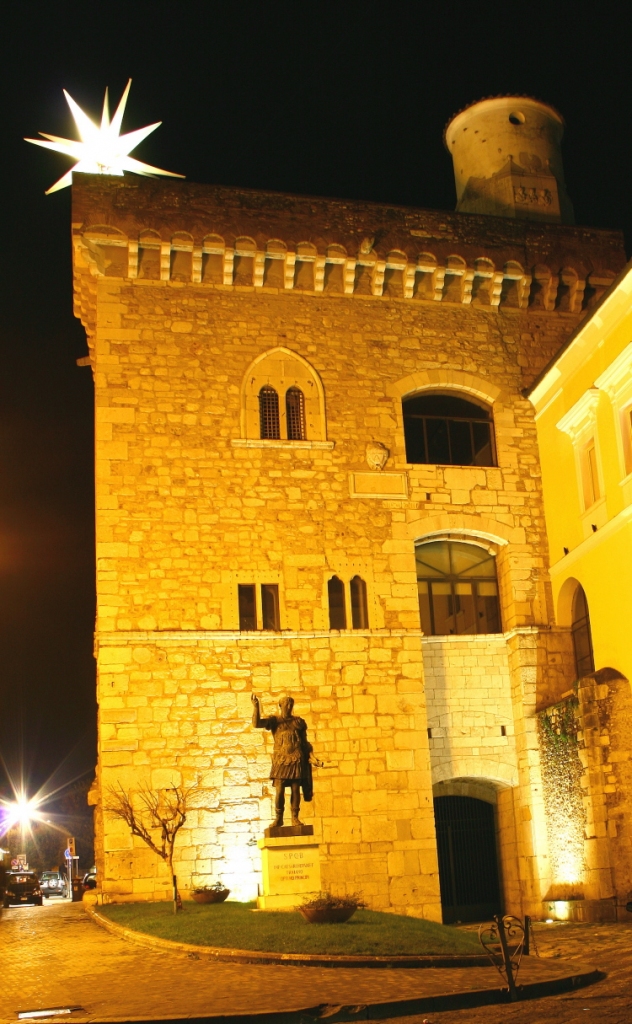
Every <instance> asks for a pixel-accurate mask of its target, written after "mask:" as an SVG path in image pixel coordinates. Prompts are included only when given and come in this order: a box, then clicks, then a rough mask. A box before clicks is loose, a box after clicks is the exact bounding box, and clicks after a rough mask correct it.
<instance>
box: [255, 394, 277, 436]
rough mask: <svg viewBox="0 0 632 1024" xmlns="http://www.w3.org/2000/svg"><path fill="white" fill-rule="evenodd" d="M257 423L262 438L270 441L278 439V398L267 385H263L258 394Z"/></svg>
mask: <svg viewBox="0 0 632 1024" xmlns="http://www.w3.org/2000/svg"><path fill="white" fill-rule="evenodd" d="M259 423H260V427H261V437H262V438H264V439H270V440H278V438H280V436H281V429H280V424H279V396H278V394H277V392H276V391H275V390H274V388H273V387H270V385H269V384H264V386H263V387H262V388H261V391H260V392H259Z"/></svg>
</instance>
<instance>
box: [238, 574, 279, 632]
mask: <svg viewBox="0 0 632 1024" xmlns="http://www.w3.org/2000/svg"><path fill="white" fill-rule="evenodd" d="M237 600H238V604H239V628H240V630H254V629H271V630H279V629H280V628H281V625H280V613H279V587H278V584H277V583H262V584H261V585H260V599H259V601H258V600H257V586H256V585H255V584H254V583H240V584H239V585H238V587H237Z"/></svg>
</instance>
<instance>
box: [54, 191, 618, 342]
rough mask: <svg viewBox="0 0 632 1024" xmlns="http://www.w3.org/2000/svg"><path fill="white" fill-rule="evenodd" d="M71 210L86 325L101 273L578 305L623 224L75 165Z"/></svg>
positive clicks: (606, 270)
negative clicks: (111, 172)
mask: <svg viewBox="0 0 632 1024" xmlns="http://www.w3.org/2000/svg"><path fill="white" fill-rule="evenodd" d="M72 222H73V228H72V230H73V249H74V266H75V300H76V301H75V312H76V315H77V316H79V317H80V319H81V320H82V322H83V323H84V326H86V329H87V331H88V334H89V335H91V334H92V330H93V323H94V315H95V311H94V297H95V291H94V278H98V277H115V278H119V279H121V278H123V279H144V280H152V279H153V280H160V281H169V280H172V281H173V280H176V281H180V282H183V283H191V284H201V285H209V286H212V287H220V288H232V287H234V286H246V287H248V286H249V287H252V288H253V289H254V290H255V291H257V290H258V289H266V290H268V289H271V288H275V289H276V290H282V291H284V292H287V291H291V290H293V289H296V290H298V291H300V292H301V293H305V292H308V293H309V292H313V293H315V294H325V295H326V294H328V293H331V294H333V295H338V296H339V295H346V296H349V297H353V296H360V295H361V296H362V297H363V298H366V297H369V298H371V297H373V298H377V299H384V298H386V299H401V300H411V301H414V300H418V299H421V300H426V301H431V302H437V301H439V302H449V303H451V304H452V303H454V302H455V301H456V302H457V303H459V304H461V303H462V304H466V305H467V304H469V303H471V302H472V297H473V294H474V295H475V296H476V295H477V293H480V294H479V297H478V301H477V304H487V305H489V306H490V307H491V309H492V310H493V309H494V308H495V309H498V308H499V307H501V308H503V307H504V308H511V307H512V306H513V307H516V308H518V309H524V310H529V309H533V310H534V311H536V310H537V312H549V313H556V312H566V313H574V314H575V315H577V313H579V312H580V311H581V310H582V309H583V308H588V307H589V306H591V305H593V304H594V302H596V301H598V299H599V298H600V296H601V294H602V293H603V291H605V289H606V288H607V287H608V286H609V285H610V284H611V282H612V280H613V279H614V277H615V276H616V274H617V273H618V272H619V270H620V269H621V267H622V266H623V265H624V264H625V252H624V247H623V235H622V232H620V231H612V230H605V229H600V228H587V227H581V226H576V225H568V224H549V223H540V222H532V221H522V220H511V219H508V218H504V217H491V216H486V215H480V214H464V213H454V212H447V211H437V210H422V209H416V208H414V207H403V206H393V205H388V204H380V203H368V202H363V201H358V200H342V199H328V198H322V197H310V196H296V195H290V194H288V193H280V192H263V191H257V190H254V189H244V188H225V187H222V186H216V185H199V184H195V183H192V182H187V181H184V182H181V181H177V182H171V181H169V182H163V181H154V180H151V179H143V178H136V177H131V176H130V177H125V178H120V177H109V176H106V175H87V174H85V175H84V174H78V175H76V176H75V182H74V184H73V215H72ZM334 268H335V269H334ZM90 277H91V278H93V281H92V283H90V281H89V280H86V278H90ZM562 295H563V296H564V302H563V303H562V302H561V301H560V300H561V296H562Z"/></svg>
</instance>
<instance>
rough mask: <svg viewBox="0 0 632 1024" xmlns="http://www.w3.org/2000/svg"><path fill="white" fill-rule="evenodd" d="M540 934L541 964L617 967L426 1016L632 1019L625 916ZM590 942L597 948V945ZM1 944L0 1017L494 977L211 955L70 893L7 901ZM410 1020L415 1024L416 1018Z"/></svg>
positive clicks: (101, 1014)
mask: <svg viewBox="0 0 632 1024" xmlns="http://www.w3.org/2000/svg"><path fill="white" fill-rule="evenodd" d="M538 939H539V941H540V945H541V947H542V951H543V952H545V953H546V954H547V956H548V958H549V959H548V961H547V964H546V966H545V967H544V969H545V972H546V973H548V972H549V971H551V972H554V971H556V970H558V969H559V966H560V965H559V963H558V962H556V958H557V957H558V956H559V955H561V954H563V955H564V956H567V955H570V956H572V957H576V958H577V959H579V960H581V961H583V962H584V963H585V962H586V961H589V962H591V963H592V962H593V960H594V962H595V963H596V965H597V966H601V967H603V968H604V969H605V970H607V971H609V972H610V971H611V972H612V976H611V977H610V978H609V979H608V980H607V981H605V982H602V983H600V984H598V985H595V986H592V987H591V988H588V989H584V990H582V991H581V992H579V993H577V994H569V995H567V996H558V997H552V998H549V999H542V1000H538V1001H534V1002H532V1003H528V1004H522V1005H521V1006H518V1007H515V1008H514V1007H511V1006H503V1007H485V1008H482V1009H480V1010H467V1011H459V1012H444V1013H439V1014H433V1017H432V1019H433V1022H434V1021H436V1022H437V1024H453V1022H454V1024H456V1022H457V1021H458V1022H461V1021H462V1022H467V1024H470V1022H472V1024H474V1022H476V1024H478V1022H483V1021H485V1022H486V1024H495V1022H496V1021H500V1020H501V1019H502V1021H503V1024H504V1022H505V1021H520V1022H522V1021H529V1022H534V1024H535V1022H538V1021H545V1020H546V1021H547V1022H549V1021H555V1022H558V1021H559V1022H560V1024H561V1022H563V1024H566V1022H570V1021H575V1020H583V1021H587V1020H588V1018H587V1016H586V1011H585V1010H584V1009H583V1007H588V1008H589V1009H590V1010H592V1012H593V1014H594V1013H595V1012H598V1013H599V1016H600V1024H606V1022H607V1024H624V1022H625V1024H632V1010H630V1011H629V1012H628V1009H627V1008H628V1007H629V1006H630V1001H629V998H628V997H627V996H626V995H625V994H623V992H622V986H624V985H627V984H628V983H629V981H630V979H631V976H632V950H631V948H630V947H631V944H632V926H624V925H618V926H610V927H603V926H602V927H601V928H596V927H595V928H592V929H591V927H590V926H569V927H557V926H553V927H550V928H549V930H547V929H546V926H542V927H541V928H540V929H539V930H538ZM595 944H596V945H597V946H598V949H599V955H598V956H593V948H592V947H593V945H595ZM0 954H1V955H0V964H1V966H0V977H1V979H2V984H1V985H0V1024H5V1022H8V1021H15V1020H16V1013H17V1011H18V1010H33V1009H43V1008H50V1007H60V1006H73V1005H79V1006H81V1007H83V1008H84V1010H83V1012H81V1013H77V1014H76V1015H75V1014H73V1016H72V1020H77V1021H90V1020H93V1021H94V1020H110V1021H122V1020H134V1019H136V1020H139V1019H140V1020H143V1019H145V1020H147V1019H152V1018H153V1019H156V1018H160V1017H162V1018H168V1017H183V1016H194V1017H195V1016H204V1015H212V1014H222V1013H231V1012H232V1013H252V1012H265V1011H268V1012H272V1013H274V1012H278V1011H279V1010H281V1009H299V1008H300V1007H305V1006H306V1005H312V1006H316V1005H319V1004H323V1003H328V1004H334V1005H335V1004H338V1005H340V1004H347V1005H348V1004H353V1003H367V1002H369V1003H370V1002H380V1001H384V1000H387V999H403V998H415V997H420V996H423V995H426V994H427V995H430V994H434V993H439V992H449V991H463V990H465V989H472V988H483V987H490V988H495V987H497V986H498V977H497V975H496V974H495V972H494V971H493V968H474V969H470V970H457V969H451V970H443V971H440V970H435V969H430V970H429V969H424V970H404V969H402V970H399V969H398V970H396V971H384V970H358V969H355V970H354V969H320V968H312V967H303V968H301V967H287V966H259V965H232V964H217V963H212V962H210V961H208V960H206V959H205V958H203V957H202V958H199V959H195V958H192V957H191V956H187V955H186V954H183V953H178V952H171V951H168V952H163V951H162V950H158V949H156V950H154V949H148V948H143V947H140V946H137V945H134V944H133V943H130V942H126V941H125V940H123V939H120V938H118V937H117V936H114V935H111V934H110V933H109V932H106V931H105V930H103V929H102V928H100V927H99V926H98V925H96V924H94V923H93V922H92V921H91V920H90V919H89V918H88V917H87V916H86V914H85V913H84V911H83V908H82V906H81V904H69V903H67V902H65V901H63V902H62V901H54V902H52V901H51V902H50V903H48V904H47V905H45V907H44V908H39V907H28V908H27V907H19V908H14V909H11V910H5V911H4V912H3V916H2V920H1V921H0ZM608 1014H610V1015H609V1016H608ZM58 1019H59V1018H58ZM62 1019H63V1018H62ZM68 1019H69V1018H66V1020H68ZM399 1020H400V1021H401V1020H402V1018H399ZM405 1020H408V1021H410V1022H411V1024H412V1021H413V1020H415V1021H421V1020H422V1018H421V1017H417V1018H405Z"/></svg>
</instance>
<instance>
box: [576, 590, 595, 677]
mask: <svg viewBox="0 0 632 1024" xmlns="http://www.w3.org/2000/svg"><path fill="white" fill-rule="evenodd" d="M571 632H572V634H573V650H574V652H575V670H576V672H577V678H578V679H582V678H583V676H588V675H590V673H591V672H594V671H595V658H594V655H593V646H592V635H591V632H590V616H589V614H588V602H587V600H586V594H585V592H584V588H583V587H582V586H581V585H580V584H578V585H577V587H576V589H575V593H574V594H573V610H572V621H571Z"/></svg>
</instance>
